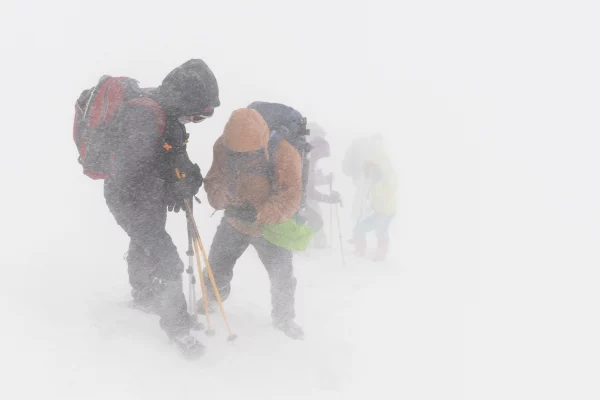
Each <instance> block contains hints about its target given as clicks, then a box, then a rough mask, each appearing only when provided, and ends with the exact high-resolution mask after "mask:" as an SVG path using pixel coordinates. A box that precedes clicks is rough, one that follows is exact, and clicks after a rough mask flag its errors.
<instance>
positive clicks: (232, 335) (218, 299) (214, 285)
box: [185, 199, 237, 341]
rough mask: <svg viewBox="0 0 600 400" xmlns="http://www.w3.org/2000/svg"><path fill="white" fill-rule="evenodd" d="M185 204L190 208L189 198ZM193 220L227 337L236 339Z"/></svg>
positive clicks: (198, 243) (197, 240)
mask: <svg viewBox="0 0 600 400" xmlns="http://www.w3.org/2000/svg"><path fill="white" fill-rule="evenodd" d="M185 206H186V207H187V209H188V210H189V209H190V201H189V199H185ZM191 221H192V225H193V228H194V233H195V238H194V239H195V244H196V246H195V247H196V249H198V247H200V251H201V252H202V257H203V258H204V265H205V266H206V269H207V271H208V277H209V279H210V283H211V285H212V288H213V292H214V294H215V297H216V298H217V303H219V308H220V310H221V315H223V320H224V321H225V325H226V326H227V330H228V331H229V337H228V338H227V340H229V341H234V340H235V339H236V338H237V335H234V334H233V332H232V331H231V326H230V325H229V320H228V319H227V314H226V313H225V308H224V307H223V302H222V301H221V295H220V294H219V289H217V284H216V283H215V277H214V276H213V273H212V268H211V267H210V263H209V262H208V257H207V256H206V251H205V250H204V245H203V244H202V239H200V233H199V232H198V226H197V225H196V221H195V220H194V218H193V216H192V219H191ZM196 252H198V250H196ZM196 256H198V255H196ZM203 295H204V294H203ZM205 298H206V296H205ZM205 307H206V306H205ZM205 311H206V312H207V313H206V315H207V316H208V310H207V309H205Z"/></svg>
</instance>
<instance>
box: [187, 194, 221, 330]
mask: <svg viewBox="0 0 600 400" xmlns="http://www.w3.org/2000/svg"><path fill="white" fill-rule="evenodd" d="M186 207H187V204H186ZM192 221H193V219H192ZM192 237H193V238H194V249H196V264H198V275H200V288H201V289H202V305H203V308H204V315H206V332H205V333H206V334H207V335H208V336H213V335H214V334H215V330H214V329H212V328H211V327H210V313H209V312H208V296H207V292H206V284H205V283H204V275H203V274H202V264H201V262H200V251H199V250H198V244H197V243H196V240H195V239H196V237H195V235H193V231H192Z"/></svg>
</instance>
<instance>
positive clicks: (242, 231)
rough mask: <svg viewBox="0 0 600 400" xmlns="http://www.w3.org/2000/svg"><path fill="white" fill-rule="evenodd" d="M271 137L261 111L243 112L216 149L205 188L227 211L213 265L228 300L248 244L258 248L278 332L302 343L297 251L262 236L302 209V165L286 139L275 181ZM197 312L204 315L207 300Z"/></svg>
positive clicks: (238, 112)
mask: <svg viewBox="0 0 600 400" xmlns="http://www.w3.org/2000/svg"><path fill="white" fill-rule="evenodd" d="M269 134H270V132H269V128H268V126H267V123H266V122H265V120H264V119H263V118H262V117H261V115H260V114H259V113H258V112H257V111H256V110H252V109H248V108H242V109H239V110H236V111H234V112H233V114H232V115H231V117H230V119H229V121H228V122H227V125H226V126H225V129H224V132H223V134H222V135H221V137H219V139H218V140H217V141H216V143H215V145H214V150H213V151H214V157H213V163H212V166H211V168H210V170H209V172H208V174H207V175H206V180H205V186H204V188H205V190H206V193H207V194H208V201H209V203H210V204H211V206H213V207H214V208H215V209H217V210H223V209H224V210H225V216H224V217H223V219H222V221H221V224H220V225H219V227H218V229H217V233H216V235H215V237H214V239H213V242H212V246H211V249H210V254H209V262H210V265H211V267H212V270H213V274H214V278H215V281H216V284H217V288H218V289H219V293H220V295H221V298H222V299H223V300H224V299H226V298H227V297H228V296H229V293H230V291H231V286H230V282H231V280H232V278H233V267H234V266H235V263H236V261H237V259H238V258H239V257H240V256H241V255H242V254H243V253H244V251H245V250H246V249H247V248H248V245H250V244H251V245H252V246H254V248H255V249H256V251H257V253H258V256H259V258H260V260H261V261H262V263H263V264H264V266H265V268H266V269H267V272H268V274H269V278H270V280H271V298H272V307H273V308H272V314H271V315H272V318H273V324H274V326H275V328H277V329H280V330H282V331H283V332H284V333H285V334H286V335H288V336H289V337H291V338H294V339H302V338H303V337H304V333H303V331H302V328H301V327H300V326H298V325H297V324H296V323H295V322H294V318H295V311H294V293H295V289H296V278H295V277H294V271H293V265H292V251H291V250H288V249H285V248H282V247H278V246H276V245H274V244H272V243H270V242H268V241H267V240H266V239H265V238H264V237H263V236H262V233H261V225H264V224H276V223H280V222H284V221H287V220H289V219H290V218H292V217H293V215H294V214H295V212H296V210H297V209H298V206H299V204H300V198H301V192H302V181H301V179H302V178H301V176H302V172H301V161H300V155H299V154H298V151H297V150H296V149H295V148H294V147H293V146H292V145H291V144H289V143H288V142H287V141H286V140H285V139H282V140H281V142H280V143H279V145H278V146H277V148H276V149H275V151H274V153H273V157H274V159H273V160H271V161H272V163H273V170H274V174H273V175H274V176H272V178H270V176H269V172H268V171H267V169H268V168H269V167H268V165H269V164H268V163H269V161H268V157H269V155H268V151H267V146H268V142H269ZM207 279H208V277H207ZM209 289H210V288H209ZM208 299H209V300H210V302H211V304H212V305H213V307H214V301H215V296H214V293H212V292H211V291H210V290H209V293H208ZM198 309H199V310H202V300H201V301H200V302H199V303H198Z"/></svg>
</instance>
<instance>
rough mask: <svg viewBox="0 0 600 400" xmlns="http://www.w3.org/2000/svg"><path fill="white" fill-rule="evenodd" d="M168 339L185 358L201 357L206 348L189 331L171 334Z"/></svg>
mask: <svg viewBox="0 0 600 400" xmlns="http://www.w3.org/2000/svg"><path fill="white" fill-rule="evenodd" d="M170 339H171V342H172V343H174V344H175V345H176V346H177V348H178V349H179V351H180V352H181V354H182V355H183V356H184V357H185V358H187V359H195V358H198V357H201V356H202V355H204V351H205V350H206V348H205V347H204V345H203V344H202V343H200V342H199V341H198V339H196V338H195V337H193V336H192V335H190V334H189V333H183V334H180V335H176V336H171V337H170Z"/></svg>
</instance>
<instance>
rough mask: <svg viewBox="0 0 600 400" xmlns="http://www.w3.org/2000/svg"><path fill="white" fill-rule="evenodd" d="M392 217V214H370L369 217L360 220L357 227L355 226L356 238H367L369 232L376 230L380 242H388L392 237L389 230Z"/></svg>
mask: <svg viewBox="0 0 600 400" xmlns="http://www.w3.org/2000/svg"><path fill="white" fill-rule="evenodd" d="M392 218H393V216H392V215H385V214H380V213H376V212H375V213H373V214H371V215H369V216H368V217H367V218H364V219H363V220H361V221H359V222H358V224H356V227H354V234H353V238H354V240H365V237H366V234H367V232H370V231H372V230H374V231H375V235H376V236H377V240H378V241H379V242H387V241H388V240H389V239H390V234H389V230H390V222H392Z"/></svg>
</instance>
